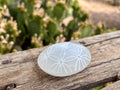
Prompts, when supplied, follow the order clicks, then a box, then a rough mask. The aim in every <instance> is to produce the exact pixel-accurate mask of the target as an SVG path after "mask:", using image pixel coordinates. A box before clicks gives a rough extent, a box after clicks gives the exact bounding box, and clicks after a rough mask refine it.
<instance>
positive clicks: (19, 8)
mask: <svg viewBox="0 0 120 90" xmlns="http://www.w3.org/2000/svg"><path fill="white" fill-rule="evenodd" d="M35 3H36V0H20V1H19V2H17V3H15V4H8V7H9V10H10V14H11V15H12V16H13V17H14V20H16V21H17V24H18V29H20V30H22V32H21V34H20V36H19V38H20V41H21V43H20V45H21V46H22V48H23V49H27V48H28V47H33V46H31V45H33V42H31V41H32V40H31V39H33V37H34V35H35V34H37V36H38V37H40V38H41V39H40V41H43V45H48V44H50V43H55V42H56V38H57V36H60V35H63V37H65V39H64V41H69V40H71V37H72V36H73V34H74V32H76V31H78V30H79V29H80V28H81V32H82V33H83V34H84V35H83V36H81V37H86V36H89V35H90V34H88V33H91V31H92V27H88V28H86V25H84V21H85V20H86V19H87V18H88V14H87V13H86V12H85V11H83V10H82V9H81V8H80V6H79V2H78V0H66V1H60V0H58V1H56V2H52V1H49V0H44V1H43V2H42V4H41V6H40V8H37V9H36V8H35V7H34V6H35ZM41 12H42V13H41ZM70 15H72V16H73V19H72V20H71V21H70V22H69V23H68V25H67V26H65V25H64V23H63V20H64V19H65V18H67V17H68V16H70ZM81 23H82V24H81ZM85 24H86V23H85ZM88 29H89V30H88ZM87 31H89V32H87ZM57 42H58V41H57ZM35 46H36V45H35ZM38 46H39V45H38Z"/></svg>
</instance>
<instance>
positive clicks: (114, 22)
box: [79, 0, 120, 29]
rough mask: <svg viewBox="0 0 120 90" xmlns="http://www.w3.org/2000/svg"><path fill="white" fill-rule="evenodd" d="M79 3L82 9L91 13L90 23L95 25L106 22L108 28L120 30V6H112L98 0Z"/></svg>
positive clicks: (84, 0) (85, 0)
mask: <svg viewBox="0 0 120 90" xmlns="http://www.w3.org/2000/svg"><path fill="white" fill-rule="evenodd" d="M103 1H104V0H103ZM79 2H80V5H81V7H82V8H83V9H84V10H85V11H87V12H88V13H89V15H90V19H89V21H92V22H93V24H94V25H96V24H98V23H99V22H104V23H106V25H107V27H108V28H114V27H115V28H117V29H120V6H112V5H109V4H107V3H105V2H102V3H101V2H98V0H79Z"/></svg>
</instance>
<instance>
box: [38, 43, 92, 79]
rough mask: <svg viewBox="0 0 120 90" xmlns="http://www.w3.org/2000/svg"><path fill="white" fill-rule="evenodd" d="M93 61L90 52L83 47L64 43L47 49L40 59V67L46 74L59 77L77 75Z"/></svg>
mask: <svg viewBox="0 0 120 90" xmlns="http://www.w3.org/2000/svg"><path fill="white" fill-rule="evenodd" d="M90 61H91V55H90V52H89V50H88V49H87V48H86V47H84V46H83V45H79V44H75V43H71V42H63V43H57V44H54V45H52V46H50V47H48V48H47V49H45V50H44V51H43V52H42V53H41V54H40V55H39V57H38V65H39V67H40V68H41V69H42V70H43V71H44V72H46V73H48V74H50V75H52V76H57V77H63V76H69V75H73V74H76V73H78V72H80V71H82V70H83V69H85V68H86V67H87V65H88V64H89V63H90Z"/></svg>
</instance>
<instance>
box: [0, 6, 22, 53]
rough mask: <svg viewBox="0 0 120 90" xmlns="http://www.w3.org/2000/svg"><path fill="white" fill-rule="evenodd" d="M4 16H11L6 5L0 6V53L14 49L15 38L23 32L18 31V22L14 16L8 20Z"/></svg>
mask: <svg viewBox="0 0 120 90" xmlns="http://www.w3.org/2000/svg"><path fill="white" fill-rule="evenodd" d="M4 16H9V12H8V9H7V7H6V6H4V7H0V54H4V53H8V52H10V51H12V48H13V45H14V43H15V39H16V37H17V36H18V35H19V33H20V32H21V31H18V29H17V23H16V22H15V21H13V19H12V18H11V19H10V20H7V19H5V18H4ZM9 17H10V16H9Z"/></svg>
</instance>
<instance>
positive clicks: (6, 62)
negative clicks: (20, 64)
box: [2, 60, 12, 64]
mask: <svg viewBox="0 0 120 90" xmlns="http://www.w3.org/2000/svg"><path fill="white" fill-rule="evenodd" d="M11 62H12V61H11V60H5V61H3V62H2V64H9V63H11Z"/></svg>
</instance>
